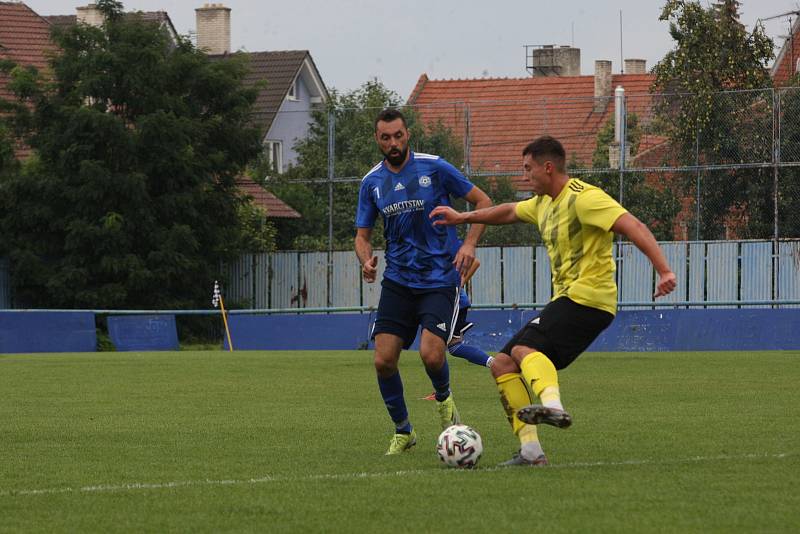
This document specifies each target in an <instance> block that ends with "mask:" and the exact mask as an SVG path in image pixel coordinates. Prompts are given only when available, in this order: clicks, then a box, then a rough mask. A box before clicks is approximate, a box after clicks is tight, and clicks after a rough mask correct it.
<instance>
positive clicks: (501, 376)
mask: <svg viewBox="0 0 800 534" xmlns="http://www.w3.org/2000/svg"><path fill="white" fill-rule="evenodd" d="M522 157H523V170H524V173H525V178H526V179H527V180H528V181H529V182H530V184H531V188H532V189H533V192H534V193H535V196H534V197H532V198H530V199H528V200H525V201H522V202H510V203H506V204H500V205H498V206H494V207H490V208H484V209H479V210H475V211H471V212H465V213H459V212H457V211H455V210H454V209H452V208H450V207H448V206H439V207H437V208H435V209H434V210H433V211H432V212H431V213H430V217H431V218H432V219H433V220H434V222H433V224H434V225H440V224H445V225H453V224H465V223H482V224H495V225H498V224H511V223H516V222H520V221H523V222H529V223H532V224H535V225H536V226H537V227H538V228H539V232H540V233H541V235H542V240H543V241H544V243H545V246H546V247H547V253H548V255H549V256H550V263H551V268H552V273H553V298H552V300H551V301H550V302H549V303H548V304H547V306H545V308H544V309H543V310H542V312H541V313H540V314H539V315H538V316H537V317H536V318H534V319H533V320H532V321H530V322H529V323H528V324H526V325H525V326H524V327H523V328H522V329H521V330H520V331H519V332H517V333H516V334H515V335H514V337H513V338H512V339H511V341H509V342H508V343H507V344H506V345H505V346H504V347H503V348H502V349H501V350H500V352H499V353H498V354H497V356H496V357H495V360H494V363H493V365H492V375H493V376H494V378H495V382H496V383H497V388H498V389H499V391H500V399H501V402H502V404H503V408H504V409H505V411H506V414H507V416H508V420H509V422H510V423H511V427H512V429H513V431H514V433H515V434H516V435H517V436H518V437H519V440H520V450H519V453H517V454H515V455H514V457H513V458H512V459H511V460H508V461H507V462H505V463H504V464H503V465H528V466H543V465H547V457H546V456H545V454H544V451H543V450H542V446H541V444H540V442H539V437H538V433H537V431H536V425H538V424H542V423H544V424H548V425H552V426H556V427H559V428H566V427H568V426H570V425H571V424H572V418H571V417H570V415H569V414H568V413H567V412H566V411H565V410H564V407H563V406H562V404H561V394H560V390H559V387H558V373H557V371H558V370H561V369H564V368H565V367H567V366H568V365H569V364H570V363H572V362H573V361H574V360H575V358H577V357H578V356H579V355H580V354H581V353H582V352H583V351H584V350H586V348H587V347H588V346H589V345H590V344H591V343H592V341H594V340H595V339H596V338H597V336H598V335H600V333H601V332H602V331H603V330H605V329H606V327H608V325H610V324H611V321H613V320H614V315H615V313H616V311H617V286H616V282H615V281H614V271H615V265H614V258H613V255H612V242H613V238H614V234H615V233H616V234H621V235H623V236H625V237H626V238H627V239H629V240H630V241H631V242H633V243H634V244H635V245H636V246H637V247H638V248H639V249H640V250H641V251H642V252H644V254H645V255H646V256H647V257H648V258H649V260H650V262H651V263H652V264H653V267H654V268H655V270H656V272H657V273H658V283H657V285H656V292H655V296H656V297H660V296H663V295H667V294H668V293H670V292H671V291H672V290H673V289H675V274H674V273H673V272H672V271H671V270H670V268H669V265H668V264H667V260H666V259H665V258H664V254H663V253H662V252H661V249H660V248H659V246H658V243H657V242H656V240H655V238H654V237H653V234H652V233H651V232H650V230H649V229H648V228H647V226H646V225H644V224H643V223H642V222H641V221H639V220H638V219H637V218H636V217H634V216H633V215H631V214H630V213H628V212H627V211H626V210H625V208H623V207H622V206H620V205H619V203H617V202H616V201H615V200H614V199H613V198H611V197H610V196H608V195H607V194H606V193H605V192H604V191H603V190H602V189H599V188H597V187H595V186H593V185H590V184H587V183H585V182H582V181H581V180H578V179H575V178H570V177H569V176H568V175H567V173H566V168H565V163H566V153H565V152H564V147H563V146H562V145H561V143H560V142H559V141H558V140H557V139H554V138H553V137H549V136H544V137H540V138H538V139H536V140H535V141H533V142H532V143H530V144H529V145H528V146H527V147H525V149H524V150H523V151H522ZM531 393H533V394H534V395H536V396H537V397H538V398H539V399H540V401H541V404H533V398H532V396H531Z"/></svg>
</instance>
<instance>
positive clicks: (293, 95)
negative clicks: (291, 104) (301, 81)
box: [286, 78, 298, 100]
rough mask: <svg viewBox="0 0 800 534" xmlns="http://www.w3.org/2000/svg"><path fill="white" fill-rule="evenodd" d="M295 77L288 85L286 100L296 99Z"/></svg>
mask: <svg viewBox="0 0 800 534" xmlns="http://www.w3.org/2000/svg"><path fill="white" fill-rule="evenodd" d="M297 93H298V91H297V78H295V79H294V81H293V82H292V85H290V86H289V92H288V93H286V99H287V100H297Z"/></svg>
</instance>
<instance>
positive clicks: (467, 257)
mask: <svg viewBox="0 0 800 534" xmlns="http://www.w3.org/2000/svg"><path fill="white" fill-rule="evenodd" d="M464 199H465V200H466V201H467V202H469V203H470V204H472V205H474V206H475V208H476V209H483V208H488V207H490V206H491V205H492V200H491V199H490V198H489V196H488V195H487V194H486V193H484V192H483V190H482V189H481V188H480V187H478V186H475V187H473V188H472V189H470V191H469V193H467V194H466V195H464ZM435 224H436V223H434V225H435ZM484 228H485V226H484V225H483V224H477V223H476V224H473V225H472V226H470V228H469V232H467V235H466V237H465V238H464V243H462V245H461V247H460V248H459V249H458V252H457V253H456V256H455V258H454V259H453V265H455V267H456V269H458V272H460V273H462V275H463V273H466V272H468V271H469V269H470V268H471V267H472V264H473V262H474V261H475V248H476V247H477V245H478V240H479V239H480V237H481V235H482V234H483V230H484Z"/></svg>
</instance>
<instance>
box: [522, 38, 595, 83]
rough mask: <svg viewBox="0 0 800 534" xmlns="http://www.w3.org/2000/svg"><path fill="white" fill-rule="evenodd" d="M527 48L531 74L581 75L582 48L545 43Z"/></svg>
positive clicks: (528, 67) (528, 65)
mask: <svg viewBox="0 0 800 534" xmlns="http://www.w3.org/2000/svg"><path fill="white" fill-rule="evenodd" d="M525 48H526V55H527V65H526V67H527V69H528V72H530V73H531V76H580V75H581V49H580V48H573V47H571V46H558V47H557V46H555V45H543V46H532V45H528V46H526V47H525Z"/></svg>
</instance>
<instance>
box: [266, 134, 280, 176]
mask: <svg viewBox="0 0 800 534" xmlns="http://www.w3.org/2000/svg"><path fill="white" fill-rule="evenodd" d="M264 153H265V155H266V157H267V163H269V168H270V173H271V174H280V173H282V172H283V146H282V144H281V142H280V141H266V142H264Z"/></svg>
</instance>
